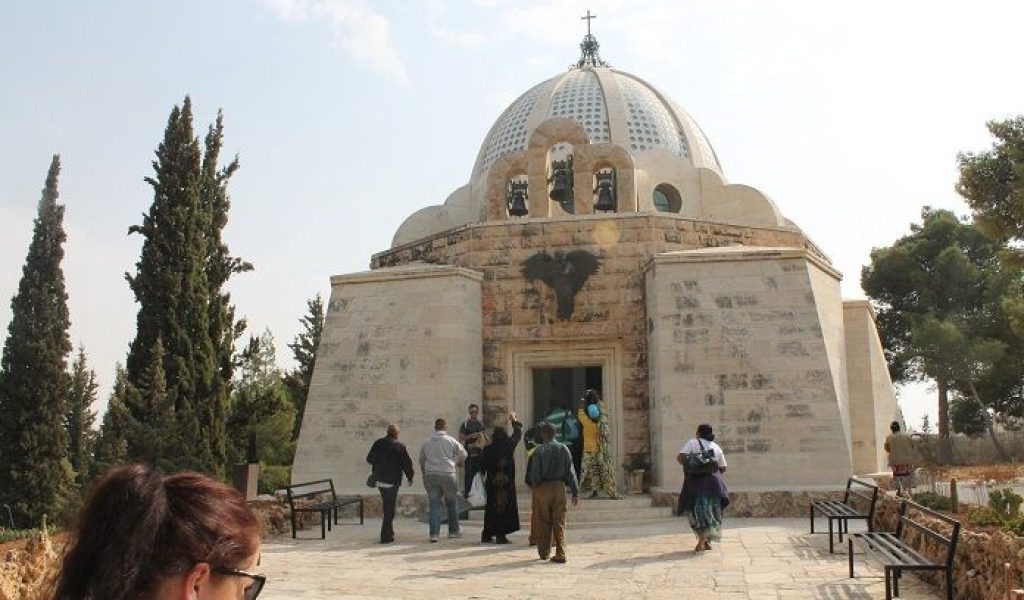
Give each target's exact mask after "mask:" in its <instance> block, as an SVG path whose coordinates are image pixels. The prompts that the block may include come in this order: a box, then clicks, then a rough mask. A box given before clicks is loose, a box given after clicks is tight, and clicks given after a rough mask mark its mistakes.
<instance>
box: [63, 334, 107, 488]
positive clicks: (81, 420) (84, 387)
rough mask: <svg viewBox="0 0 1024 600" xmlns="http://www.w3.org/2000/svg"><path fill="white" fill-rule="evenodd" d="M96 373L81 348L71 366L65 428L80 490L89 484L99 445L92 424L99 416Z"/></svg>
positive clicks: (76, 481) (69, 452)
mask: <svg viewBox="0 0 1024 600" xmlns="http://www.w3.org/2000/svg"><path fill="white" fill-rule="evenodd" d="M97 388H99V385H98V384H97V383H96V372H95V371H93V370H92V369H90V368H89V366H88V365H87V364H86V360H85V348H83V347H82V346H79V347H78V356H77V357H76V358H75V362H74V363H73V364H72V365H71V390H70V393H69V395H68V409H67V413H65V416H64V426H65V428H66V429H67V431H68V457H69V459H70V461H71V468H72V469H74V471H75V485H76V487H77V488H78V489H79V490H81V489H82V488H84V487H85V485H86V484H87V483H88V482H89V475H90V473H91V472H92V452H93V446H94V445H95V444H96V432H95V431H93V428H92V426H93V423H95V421H96V413H94V412H93V411H92V404H93V402H95V401H96V390H97Z"/></svg>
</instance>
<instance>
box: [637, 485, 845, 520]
mask: <svg viewBox="0 0 1024 600" xmlns="http://www.w3.org/2000/svg"><path fill="white" fill-rule="evenodd" d="M678 499H679V492H670V491H667V490H651V500H652V501H653V502H654V505H655V506H669V507H671V508H672V510H673V512H674V511H675V508H676V504H677V501H678ZM842 499H843V491H842V490H838V491H820V492H808V491H798V492H791V491H781V490H780V491H763V492H729V508H728V509H726V510H727V512H726V514H727V515H728V516H730V517H737V518H748V519H749V518H755V519H765V518H771V517H807V516H808V515H809V514H810V509H811V503H812V502H814V501H816V500H842Z"/></svg>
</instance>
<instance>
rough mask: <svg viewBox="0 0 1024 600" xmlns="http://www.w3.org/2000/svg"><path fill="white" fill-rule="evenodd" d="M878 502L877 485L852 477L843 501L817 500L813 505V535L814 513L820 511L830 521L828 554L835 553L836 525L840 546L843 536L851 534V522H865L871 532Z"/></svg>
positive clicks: (812, 530) (847, 484)
mask: <svg viewBox="0 0 1024 600" xmlns="http://www.w3.org/2000/svg"><path fill="white" fill-rule="evenodd" d="M854 485H857V486H858V489H854V488H853V486H854ZM860 488H864V489H863V490H862V489H860ZM869 491H870V495H869V494H868V492H869ZM877 502H878V486H877V485H875V484H873V483H868V482H867V481H862V480H860V479H857V478H856V477H851V478H849V479H847V480H846V493H845V494H843V499H842V500H815V501H814V502H812V503H811V533H814V511H818V512H819V513H820V514H821V516H823V517H825V518H827V519H828V552H829V554H832V553H833V552H835V544H834V541H833V539H832V536H833V535H834V529H835V527H834V524H835V523H838V524H839V543H840V544H842V543H843V534H844V533H849V532H850V521H856V520H862V521H865V522H866V523H867V525H868V531H871V527H872V525H871V519H872V518H873V517H874V516H875V504H876V503H877Z"/></svg>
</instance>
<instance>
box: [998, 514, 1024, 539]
mask: <svg viewBox="0 0 1024 600" xmlns="http://www.w3.org/2000/svg"><path fill="white" fill-rule="evenodd" d="M1003 531H1005V532H1007V533H1012V534H1013V535H1016V536H1019V537H1024V519H1022V518H1020V517H1017V518H1016V519H1012V520H1010V521H1008V522H1006V523H1005V524H1004V525H1003Z"/></svg>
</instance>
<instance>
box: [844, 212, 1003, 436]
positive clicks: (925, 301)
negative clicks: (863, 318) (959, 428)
mask: <svg viewBox="0 0 1024 600" xmlns="http://www.w3.org/2000/svg"><path fill="white" fill-rule="evenodd" d="M1002 248H1003V246H1002V245H1001V244H999V243H998V242H994V241H992V240H990V239H989V238H987V237H986V236H985V235H983V234H982V232H981V231H980V230H979V229H978V228H977V227H975V226H974V225H972V224H970V223H966V222H964V221H961V220H960V219H958V218H957V217H956V216H955V215H954V214H953V213H951V212H949V211H944V210H932V209H930V208H927V207H926V208H925V209H924V210H923V211H922V214H921V224H914V225H911V232H910V234H909V235H906V236H904V237H902V238H900V239H899V240H897V241H896V242H895V243H894V244H893V245H892V246H889V247H886V248H876V249H874V250H873V251H872V252H871V264H870V265H868V266H867V267H865V268H864V270H863V272H862V274H861V284H862V286H863V287H864V290H865V292H866V293H867V295H868V296H869V297H870V298H871V299H872V300H873V301H874V303H875V306H876V309H877V312H878V325H879V332H880V334H881V337H882V341H883V346H884V347H885V352H886V359H887V361H888V363H889V369H890V372H891V374H892V377H893V380H894V381H908V380H915V379H925V378H927V379H933V380H934V381H935V382H936V385H937V388H938V396H939V398H938V404H939V410H938V430H939V435H940V437H944V438H945V437H948V436H949V430H950V428H949V394H950V393H953V394H954V395H960V396H963V397H970V398H972V403H971V404H964V405H962V406H959V407H958V411H957V414H958V415H960V416H963V415H965V414H966V413H965V410H964V409H965V407H968V406H971V405H981V406H985V407H989V406H991V407H994V409H995V410H997V411H1001V412H1003V413H1007V414H1009V413H1014V412H1019V410H1020V406H1019V404H1020V403H1019V397H1020V395H1019V392H1020V390H1019V381H1020V375H1021V369H1020V366H1019V363H1020V362H1021V361H1020V357H1019V356H1018V350H1017V349H1018V348H1019V347H1020V340H1019V339H1017V338H1016V336H1015V335H1014V334H1013V333H1012V331H1011V329H1010V327H1009V322H1008V318H1007V316H1006V313H1005V311H1004V310H1003V305H1004V301H1005V298H1006V297H1007V295H1008V294H1011V293H1012V291H1013V290H1015V289H1018V288H1019V279H1020V278H1019V273H1018V272H1017V271H1016V270H1015V269H1012V268H1008V267H1006V266H1005V265H1003V264H1002V263H1000V261H999V260H998V255H999V252H1000V250H1001V249H1002ZM965 426H966V425H965Z"/></svg>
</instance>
